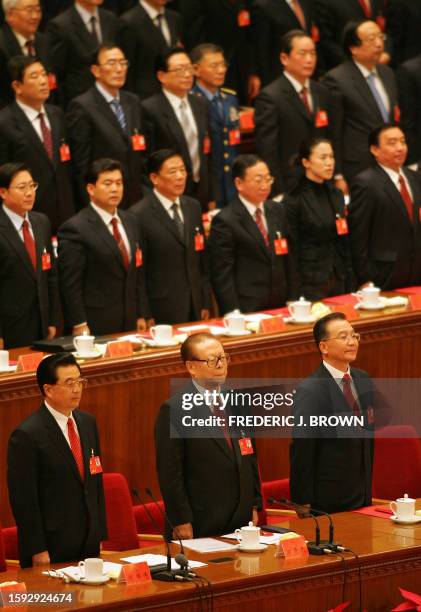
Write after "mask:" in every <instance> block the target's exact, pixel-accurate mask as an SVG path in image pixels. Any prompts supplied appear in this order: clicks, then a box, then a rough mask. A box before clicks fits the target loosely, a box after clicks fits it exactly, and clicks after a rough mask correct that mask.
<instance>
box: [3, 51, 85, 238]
mask: <svg viewBox="0 0 421 612" xmlns="http://www.w3.org/2000/svg"><path fill="white" fill-rule="evenodd" d="M9 69H10V73H11V75H12V78H13V82H12V86H13V89H14V91H15V95H16V100H15V102H13V103H12V104H10V105H9V106H7V107H6V108H4V109H3V110H1V111H0V164H4V163H6V162H10V161H22V162H24V163H26V164H27V165H28V166H29V167H30V168H31V171H32V175H33V177H34V180H35V181H37V183H38V184H39V189H38V191H37V198H36V200H35V207H34V208H35V210H36V211H39V212H43V213H45V214H46V215H47V217H48V218H49V220H50V223H51V226H52V230H53V233H55V231H56V229H57V227H58V225H59V224H60V223H62V222H63V221H64V220H65V219H68V218H69V217H70V216H71V215H72V214H74V203H73V191H72V183H71V172H70V156H69V155H68V149H67V143H66V132H65V125H64V115H63V112H62V111H61V110H60V109H59V108H58V107H56V106H54V105H49V104H45V101H46V100H47V98H48V96H49V93H50V91H49V88H48V77H47V73H46V71H45V68H44V66H43V65H42V64H41V63H40V62H39V61H38V60H37V59H36V58H31V57H26V56H24V55H20V56H17V57H14V58H13V59H12V60H11V61H10V63H9Z"/></svg>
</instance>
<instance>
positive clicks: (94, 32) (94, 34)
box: [89, 15, 99, 46]
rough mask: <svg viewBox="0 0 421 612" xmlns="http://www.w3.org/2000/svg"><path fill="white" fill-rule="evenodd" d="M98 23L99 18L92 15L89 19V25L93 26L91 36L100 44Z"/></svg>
mask: <svg viewBox="0 0 421 612" xmlns="http://www.w3.org/2000/svg"><path fill="white" fill-rule="evenodd" d="M96 24H97V18H96V17H95V15H92V17H91V18H90V20H89V25H90V26H91V30H90V32H91V36H92V38H93V40H94V42H95V44H96V45H97V46H99V38H98V30H97V27H96Z"/></svg>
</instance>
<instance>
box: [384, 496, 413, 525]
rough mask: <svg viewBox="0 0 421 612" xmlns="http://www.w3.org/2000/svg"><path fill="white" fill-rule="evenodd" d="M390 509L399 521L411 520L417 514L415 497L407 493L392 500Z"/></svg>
mask: <svg viewBox="0 0 421 612" xmlns="http://www.w3.org/2000/svg"><path fill="white" fill-rule="evenodd" d="M390 509H391V510H392V512H393V513H394V515H395V517H396V518H397V519H398V520H399V521H405V520H408V519H409V520H411V519H413V518H414V516H415V499H413V498H412V497H409V496H408V493H405V495H404V496H403V497H399V498H398V499H397V500H396V501H392V502H390Z"/></svg>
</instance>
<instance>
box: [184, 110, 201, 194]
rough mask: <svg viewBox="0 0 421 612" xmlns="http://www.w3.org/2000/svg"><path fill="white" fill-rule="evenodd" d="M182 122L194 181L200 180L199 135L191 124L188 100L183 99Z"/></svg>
mask: <svg viewBox="0 0 421 612" xmlns="http://www.w3.org/2000/svg"><path fill="white" fill-rule="evenodd" d="M179 116H180V123H181V127H182V129H183V132H184V137H185V139H186V143H187V148H188V150H189V154H190V160H191V165H192V175H193V181H194V182H195V183H198V182H199V178H200V151H199V136H198V134H196V132H195V131H194V128H193V126H192V124H191V117H190V115H189V113H188V108H187V102H186V100H182V101H181V102H180V115H179Z"/></svg>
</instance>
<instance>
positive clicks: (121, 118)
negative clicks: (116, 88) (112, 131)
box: [110, 98, 127, 133]
mask: <svg viewBox="0 0 421 612" xmlns="http://www.w3.org/2000/svg"><path fill="white" fill-rule="evenodd" d="M110 106H111V109H112V111H113V113H114V115H115V116H116V117H117V121H118V122H119V124H120V127H121V129H122V130H123V132H124V133H126V131H127V123H126V116H125V114H124V110H123V107H122V106H121V103H120V100H117V98H114V100H111V102H110Z"/></svg>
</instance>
